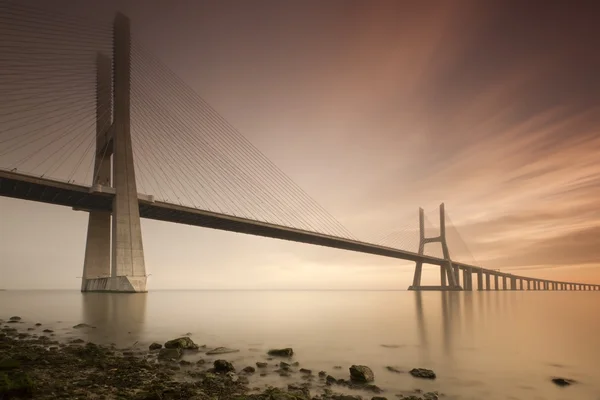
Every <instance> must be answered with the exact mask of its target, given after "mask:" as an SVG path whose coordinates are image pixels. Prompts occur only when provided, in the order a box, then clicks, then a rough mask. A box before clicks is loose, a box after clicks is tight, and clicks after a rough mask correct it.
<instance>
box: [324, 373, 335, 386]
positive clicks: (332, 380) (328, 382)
mask: <svg viewBox="0 0 600 400" xmlns="http://www.w3.org/2000/svg"><path fill="white" fill-rule="evenodd" d="M325 382H326V383H327V384H328V385H331V384H333V383H336V382H337V379H335V378H334V377H333V376H331V375H327V377H326V378H325Z"/></svg>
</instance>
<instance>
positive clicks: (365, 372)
mask: <svg viewBox="0 0 600 400" xmlns="http://www.w3.org/2000/svg"><path fill="white" fill-rule="evenodd" d="M349 370H350V379H351V380H353V381H355V382H373V381H374V380H375V375H374V374H373V371H371V368H369V367H367V366H366V365H353V366H351V367H350V368H349Z"/></svg>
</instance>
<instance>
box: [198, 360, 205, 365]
mask: <svg viewBox="0 0 600 400" xmlns="http://www.w3.org/2000/svg"><path fill="white" fill-rule="evenodd" d="M196 364H198V365H204V364H206V360H203V359H202V358H201V359H199V360H198V361H196Z"/></svg>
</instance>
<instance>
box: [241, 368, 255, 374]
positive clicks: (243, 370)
mask: <svg viewBox="0 0 600 400" xmlns="http://www.w3.org/2000/svg"><path fill="white" fill-rule="evenodd" d="M242 372H244V373H246V374H253V373H255V372H256V368H254V367H251V366H247V367H245V368H244V369H242Z"/></svg>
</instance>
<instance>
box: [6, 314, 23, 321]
mask: <svg viewBox="0 0 600 400" xmlns="http://www.w3.org/2000/svg"><path fill="white" fill-rule="evenodd" d="M8 320H9V321H20V320H21V317H18V316H16V315H15V316H14V317H10V318H9V319H8Z"/></svg>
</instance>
